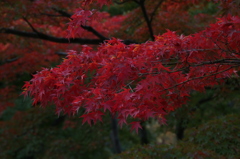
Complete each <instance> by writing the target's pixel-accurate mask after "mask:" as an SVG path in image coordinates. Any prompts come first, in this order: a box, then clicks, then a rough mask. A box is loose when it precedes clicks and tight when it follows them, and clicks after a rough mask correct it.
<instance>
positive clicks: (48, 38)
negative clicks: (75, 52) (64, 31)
mask: <svg viewBox="0 0 240 159" xmlns="http://www.w3.org/2000/svg"><path fill="white" fill-rule="evenodd" d="M0 33H5V34H13V35H18V36H22V37H28V38H35V39H42V40H46V41H51V42H56V43H77V44H100V43H103V42H104V40H102V39H85V38H75V39H74V38H69V39H68V38H62V37H54V36H51V35H47V34H43V33H35V32H26V31H19V30H15V29H9V28H0Z"/></svg>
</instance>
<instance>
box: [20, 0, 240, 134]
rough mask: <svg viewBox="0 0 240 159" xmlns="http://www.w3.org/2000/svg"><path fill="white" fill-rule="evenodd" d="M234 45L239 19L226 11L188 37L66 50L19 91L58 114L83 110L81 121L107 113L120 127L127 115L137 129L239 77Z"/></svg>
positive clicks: (236, 45) (171, 36) (115, 42)
mask: <svg viewBox="0 0 240 159" xmlns="http://www.w3.org/2000/svg"><path fill="white" fill-rule="evenodd" d="M86 2H87V1H86ZM99 2H100V1H99ZM101 2H102V3H105V1H104V2H103V1H101ZM89 13H90V12H89ZM84 14H85V12H84ZM70 27H75V26H74V25H72V26H71V24H70ZM239 44H240V18H239V17H238V16H230V15H229V16H225V17H223V18H219V19H218V21H217V22H216V23H215V24H212V25H210V27H208V28H206V29H205V30H203V31H201V32H199V33H196V34H192V35H189V36H183V35H180V36H178V35H177V34H176V33H175V32H173V31H167V32H166V33H164V34H162V35H159V36H155V41H147V42H146V43H142V44H131V45H125V44H124V43H122V42H121V40H119V39H115V38H112V39H111V40H107V41H105V42H104V43H103V44H101V45H100V46H99V47H98V48H97V50H94V49H92V48H91V47H89V46H84V47H83V48H82V51H81V52H76V51H73V50H70V51H69V52H68V54H69V55H68V56H67V58H66V59H65V60H64V61H63V62H62V63H61V64H60V65H58V66H57V67H55V68H51V69H43V70H42V71H40V72H38V73H37V74H35V75H34V78H33V79H32V80H31V81H29V82H26V84H25V85H24V89H25V91H24V92H23V94H25V95H28V94H30V96H32V97H33V100H34V104H36V103H40V104H41V105H42V106H46V105H48V104H49V103H54V104H55V105H56V112H57V114H60V113H61V112H63V113H64V114H68V115H74V114H76V113H77V112H78V110H79V109H80V108H84V110H85V114H84V115H82V116H81V117H82V118H83V123H84V122H87V123H89V124H92V123H95V122H96V121H101V120H102V116H103V115H105V114H106V112H107V111H109V112H110V113H111V114H112V115H116V116H117V118H118V119H119V120H118V122H119V124H120V125H122V124H124V123H128V122H127V118H128V117H132V118H135V121H134V122H132V123H131V125H132V129H136V130H137V129H138V128H141V126H140V124H139V122H140V121H142V120H146V119H148V118H150V117H156V118H158V119H159V121H160V122H161V123H165V118H164V116H165V115H166V114H168V113H169V112H171V111H174V110H175V109H176V108H178V107H180V106H181V105H182V104H184V103H186V101H187V99H188V96H189V95H190V93H191V92H193V91H204V89H205V88H206V87H211V86H214V85H216V84H219V83H221V82H222V80H223V79H224V78H228V77H232V76H237V73H236V72H237V71H238V69H239V62H240V60H239V57H240V48H239Z"/></svg>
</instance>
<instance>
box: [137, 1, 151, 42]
mask: <svg viewBox="0 0 240 159" xmlns="http://www.w3.org/2000/svg"><path fill="white" fill-rule="evenodd" d="M144 3H145V0H140V2H139V3H138V4H139V5H140V7H141V9H142V12H143V16H144V19H145V21H146V23H147V26H148V30H149V34H150V37H151V39H152V40H154V39H155V38H154V34H153V29H152V25H151V22H150V20H149V18H148V15H147V11H146V8H145V4H144Z"/></svg>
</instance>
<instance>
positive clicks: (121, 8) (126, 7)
mask: <svg viewBox="0 0 240 159" xmlns="http://www.w3.org/2000/svg"><path fill="white" fill-rule="evenodd" d="M137 7H138V5H137V4H136V3H134V2H129V3H124V4H122V5H118V4H114V5H111V6H103V8H102V11H106V12H108V13H109V14H110V15H111V16H115V15H122V14H124V13H126V12H128V11H131V10H133V9H135V8H137Z"/></svg>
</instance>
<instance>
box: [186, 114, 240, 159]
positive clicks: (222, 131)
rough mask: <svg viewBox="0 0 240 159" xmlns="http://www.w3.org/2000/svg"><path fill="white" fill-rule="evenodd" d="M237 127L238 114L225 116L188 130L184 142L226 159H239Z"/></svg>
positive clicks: (239, 128) (238, 122) (239, 142)
mask: <svg viewBox="0 0 240 159" xmlns="http://www.w3.org/2000/svg"><path fill="white" fill-rule="evenodd" d="M239 125H240V118H239V114H232V115H227V116H225V117H221V118H219V119H215V120H212V121H210V122H208V123H206V124H203V125H200V126H199V127H197V128H192V129H190V130H188V131H187V133H186V136H187V138H186V139H185V141H186V142H191V143H194V144H197V145H198V146H199V147H201V148H205V149H209V150H212V151H215V152H216V153H218V154H220V155H223V156H226V157H228V158H240V127H239Z"/></svg>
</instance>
